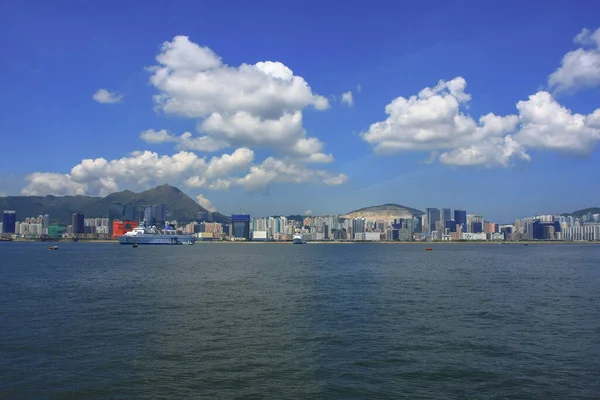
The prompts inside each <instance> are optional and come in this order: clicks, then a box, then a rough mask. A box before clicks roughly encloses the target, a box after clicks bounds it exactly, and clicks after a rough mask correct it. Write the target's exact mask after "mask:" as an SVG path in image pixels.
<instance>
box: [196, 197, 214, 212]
mask: <svg viewBox="0 0 600 400" xmlns="http://www.w3.org/2000/svg"><path fill="white" fill-rule="evenodd" d="M196 201H197V202H198V204H200V206H201V207H203V208H205V209H206V210H207V211H210V212H217V209H216V208H215V206H213V204H212V203H211V202H210V200H209V199H207V198H206V197H204V195H203V194H199V195H198V196H196Z"/></svg>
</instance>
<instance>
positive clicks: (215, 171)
mask: <svg viewBox="0 0 600 400" xmlns="http://www.w3.org/2000/svg"><path fill="white" fill-rule="evenodd" d="M253 154H254V153H253V152H252V150H249V149H244V148H241V149H237V150H236V151H235V152H233V153H232V154H223V155H222V156H220V157H213V158H212V159H211V160H210V161H208V162H207V161H206V159H205V158H204V157H202V158H201V157H198V156H197V155H196V154H194V153H191V152H185V151H181V152H179V153H177V154H174V155H173V156H167V155H164V156H160V155H158V154H157V153H154V152H150V151H135V152H133V153H131V154H130V155H128V156H127V157H123V158H120V159H116V160H110V161H108V160H106V159H104V158H97V159H86V160H82V161H81V163H79V164H77V165H76V166H74V167H73V168H72V169H71V172H70V173H68V174H58V173H43V172H36V173H33V174H31V175H29V176H27V178H26V179H27V181H28V184H27V186H26V187H25V188H24V189H23V190H22V191H21V193H22V194H23V195H46V194H54V195H68V194H88V195H101V196H105V195H107V194H109V193H112V192H115V191H118V190H121V189H131V190H136V189H140V190H141V189H147V188H149V187H152V186H156V185H159V184H162V183H164V182H171V183H173V184H180V183H181V184H183V183H185V182H187V181H190V182H192V183H196V184H195V185H193V184H192V185H187V186H190V187H199V186H202V185H198V184H197V183H198V181H201V180H202V179H204V181H205V182H206V180H208V179H212V178H215V177H217V175H219V174H221V173H222V174H226V175H227V174H230V173H234V172H244V171H245V170H247V169H248V167H249V165H250V163H251V162H252V158H253Z"/></svg>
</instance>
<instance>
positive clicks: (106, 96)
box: [92, 89, 123, 104]
mask: <svg viewBox="0 0 600 400" xmlns="http://www.w3.org/2000/svg"><path fill="white" fill-rule="evenodd" d="M92 98H93V99H94V100H95V101H97V102H98V103H102V104H113V103H119V102H121V100H123V95H122V94H119V93H112V92H109V91H108V90H106V89H98V91H97V92H96V93H94V95H93V96H92Z"/></svg>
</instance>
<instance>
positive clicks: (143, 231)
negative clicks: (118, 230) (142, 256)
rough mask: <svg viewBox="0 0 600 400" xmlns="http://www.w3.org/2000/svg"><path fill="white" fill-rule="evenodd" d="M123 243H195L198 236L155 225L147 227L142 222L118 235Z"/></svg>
mask: <svg viewBox="0 0 600 400" xmlns="http://www.w3.org/2000/svg"><path fill="white" fill-rule="evenodd" d="M117 239H118V240H119V243H121V244H131V245H133V244H138V245H139V244H194V243H195V242H196V238H195V237H194V235H192V234H188V233H177V231H174V230H170V229H164V230H158V229H156V227H155V226H152V227H146V226H145V224H144V223H142V224H141V225H140V226H138V227H137V228H134V229H133V230H132V231H130V232H127V233H125V234H124V235H123V236H117Z"/></svg>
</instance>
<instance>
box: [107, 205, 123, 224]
mask: <svg viewBox="0 0 600 400" xmlns="http://www.w3.org/2000/svg"><path fill="white" fill-rule="evenodd" d="M123 211H124V207H123V205H122V204H121V203H110V204H109V205H108V219H109V221H110V222H111V223H112V221H114V220H122V219H123Z"/></svg>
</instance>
